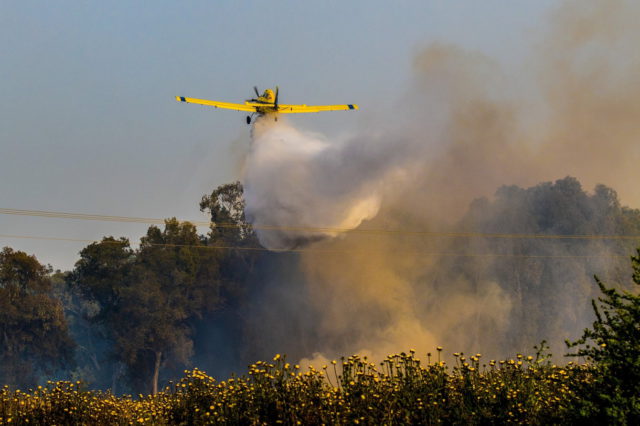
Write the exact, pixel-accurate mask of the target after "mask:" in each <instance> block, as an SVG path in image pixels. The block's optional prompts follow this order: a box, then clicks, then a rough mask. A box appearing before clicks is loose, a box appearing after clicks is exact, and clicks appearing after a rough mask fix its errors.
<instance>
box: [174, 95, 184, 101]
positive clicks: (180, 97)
mask: <svg viewBox="0 0 640 426" xmlns="http://www.w3.org/2000/svg"><path fill="white" fill-rule="evenodd" d="M176 101H178V102H186V100H185V99H184V96H176Z"/></svg>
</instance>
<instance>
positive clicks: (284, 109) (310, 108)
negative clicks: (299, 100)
mask: <svg viewBox="0 0 640 426" xmlns="http://www.w3.org/2000/svg"><path fill="white" fill-rule="evenodd" d="M350 109H358V105H355V104H348V105H278V112H279V113H282V114H297V113H303V112H321V111H345V110H350Z"/></svg>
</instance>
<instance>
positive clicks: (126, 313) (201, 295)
mask: <svg viewBox="0 0 640 426" xmlns="http://www.w3.org/2000/svg"><path fill="white" fill-rule="evenodd" d="M217 256H218V255H217V254H216V250H211V249H209V248H207V246H206V240H205V239H204V238H201V237H200V236H199V235H198V234H197V232H196V229H195V227H194V226H193V225H192V224H190V223H179V222H178V221H177V220H176V219H169V220H167V221H166V222H165V227H164V230H160V229H159V228H158V227H156V226H151V227H150V228H149V229H148V231H147V234H146V235H145V236H144V237H142V239H141V241H140V248H139V249H138V250H137V251H132V250H131V249H130V248H129V245H128V241H126V240H125V239H121V240H115V239H113V238H105V239H103V241H102V242H100V243H96V244H92V245H90V246H88V247H87V248H85V249H84V250H83V251H82V252H81V259H80V260H79V261H78V262H77V263H76V268H75V270H74V272H73V274H72V277H73V280H74V281H75V282H76V283H77V286H78V287H80V288H82V289H84V293H85V294H86V295H87V297H89V298H90V299H91V300H93V301H95V302H96V303H97V304H98V305H99V307H100V309H99V313H98V314H97V315H95V317H94V318H93V321H94V322H95V323H98V324H100V325H102V326H103V328H104V330H105V332H106V335H107V336H108V338H109V340H110V341H111V342H112V347H111V354H112V357H113V358H114V359H115V360H117V361H119V362H121V363H123V365H125V366H126V368H127V376H128V378H129V381H130V383H131V384H132V385H133V387H134V388H135V389H139V390H144V391H151V392H153V393H156V392H157V389H158V381H159V376H160V370H161V368H162V366H164V365H166V364H167V363H170V364H171V365H173V366H178V365H183V364H185V363H187V362H188V360H189V358H190V356H191V352H192V346H193V341H192V339H191V335H192V328H193V326H192V323H193V321H194V320H195V319H197V318H199V317H201V316H202V315H203V314H204V313H205V312H207V311H209V310H213V309H215V308H216V307H217V306H218V305H219V303H220V291H219V287H220V286H219V279H218V261H217ZM114 386H115V384H114ZM112 389H113V388H112Z"/></svg>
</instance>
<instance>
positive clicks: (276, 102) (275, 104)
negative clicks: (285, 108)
mask: <svg viewBox="0 0 640 426" xmlns="http://www.w3.org/2000/svg"><path fill="white" fill-rule="evenodd" d="M273 105H274V106H275V107H276V111H277V110H278V86H276V99H275V101H274V103H273Z"/></svg>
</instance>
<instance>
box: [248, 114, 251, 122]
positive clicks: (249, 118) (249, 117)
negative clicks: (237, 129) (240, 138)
mask: <svg viewBox="0 0 640 426" xmlns="http://www.w3.org/2000/svg"><path fill="white" fill-rule="evenodd" d="M247 124H251V116H250V115H247Z"/></svg>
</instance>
